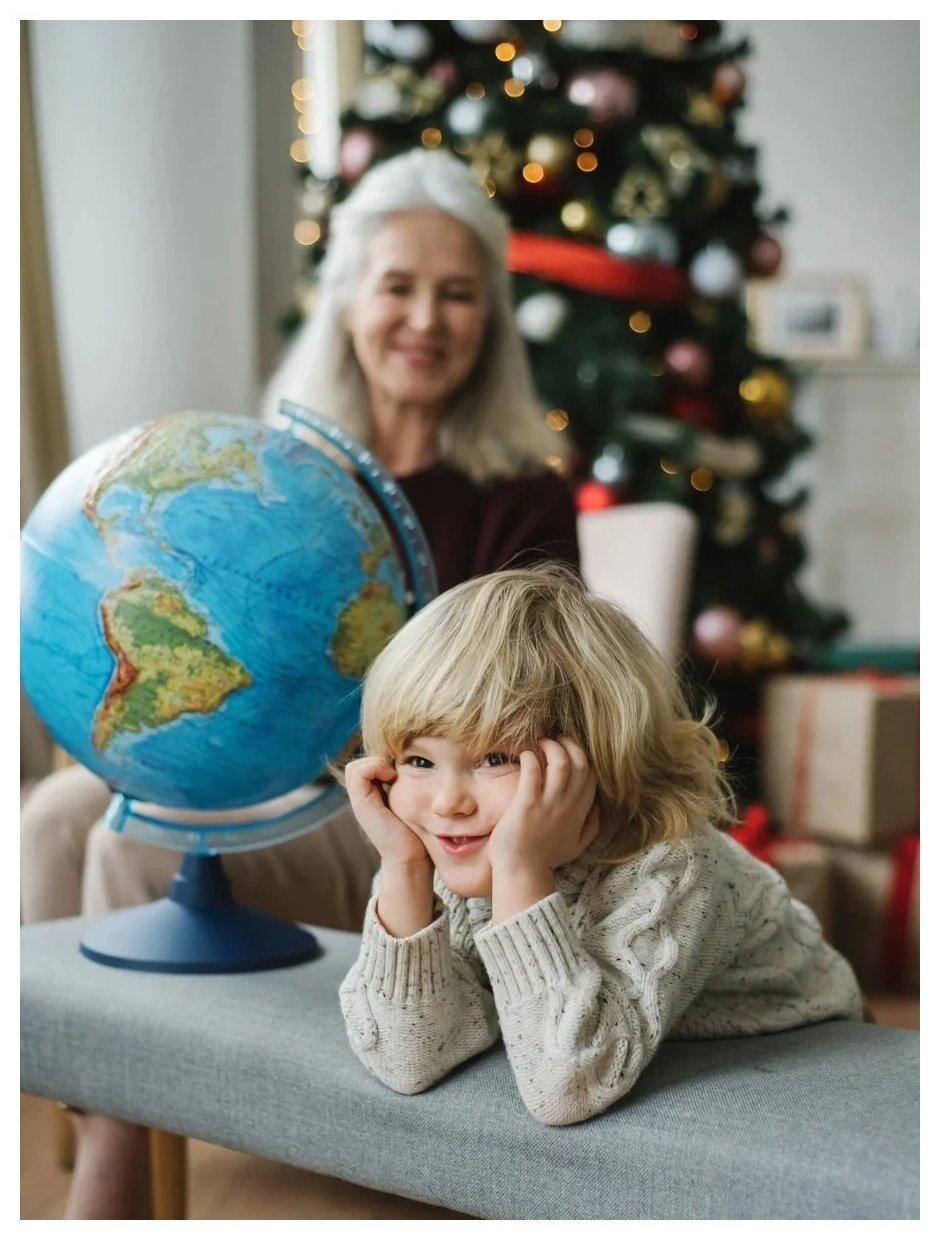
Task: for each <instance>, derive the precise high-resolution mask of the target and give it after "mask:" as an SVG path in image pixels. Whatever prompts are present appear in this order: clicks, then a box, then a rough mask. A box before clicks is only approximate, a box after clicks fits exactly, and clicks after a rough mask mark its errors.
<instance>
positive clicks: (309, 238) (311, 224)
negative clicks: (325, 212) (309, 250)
mask: <svg viewBox="0 0 940 1240" xmlns="http://www.w3.org/2000/svg"><path fill="white" fill-rule="evenodd" d="M294 240H295V241H296V242H297V244H298V245H316V243H317V242H318V241H319V240H320V225H319V224H318V223H317V222H316V220H298V221H297V223H296V224H295V225H294Z"/></svg>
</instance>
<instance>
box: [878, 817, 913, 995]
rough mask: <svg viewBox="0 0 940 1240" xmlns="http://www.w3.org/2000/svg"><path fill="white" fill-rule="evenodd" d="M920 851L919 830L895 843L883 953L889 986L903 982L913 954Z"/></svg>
mask: <svg viewBox="0 0 940 1240" xmlns="http://www.w3.org/2000/svg"><path fill="white" fill-rule="evenodd" d="M919 854H920V835H919V834H918V833H917V832H912V833H910V834H908V835H903V836H901V838H900V839H899V840H898V841H897V842H896V843H895V846H894V868H893V870H892V872H891V890H890V892H889V894H888V907H887V911H886V913H885V937H884V950H883V955H882V977H883V978H884V981H885V985H886V986H888V987H895V986H897V985H899V984H900V983H901V982H902V981H903V979H904V971H905V965H906V962H907V959H908V956H909V954H910V949H911V906H912V904H913V902H914V875H915V874H916V873H917V858H918V856H919Z"/></svg>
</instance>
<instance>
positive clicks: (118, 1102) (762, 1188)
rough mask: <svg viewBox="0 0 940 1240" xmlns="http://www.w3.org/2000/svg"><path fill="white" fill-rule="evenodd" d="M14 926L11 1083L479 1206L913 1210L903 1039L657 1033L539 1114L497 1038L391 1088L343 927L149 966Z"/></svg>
mask: <svg viewBox="0 0 940 1240" xmlns="http://www.w3.org/2000/svg"><path fill="white" fill-rule="evenodd" d="M81 924H82V923H81V922H80V921H78V920H69V921H59V922H49V923H46V924H44V925H37V926H31V927H28V928H27V929H25V930H24V931H23V932H22V971H21V977H22V1004H21V1012H22V1051H21V1063H22V1086H23V1089H24V1090H26V1091H27V1092H29V1093H35V1094H39V1095H42V1096H45V1097H48V1098H53V1099H57V1100H59V1101H63V1102H68V1103H72V1104H74V1105H78V1106H82V1107H86V1108H89V1109H93V1110H98V1111H102V1112H105V1113H108V1114H112V1115H116V1116H120V1117H123V1118H125V1119H130V1120H135V1121H137V1122H140V1123H144V1124H147V1125H150V1126H151V1127H154V1128H159V1129H164V1130H167V1131H169V1132H175V1133H185V1134H188V1135H190V1136H195V1137H200V1138H202V1139H204V1140H206V1141H211V1142H214V1143H216V1144H219V1145H224V1146H229V1147H231V1148H233V1149H238V1150H245V1151H248V1152H249V1153H256V1154H260V1155H263V1156H265V1157H267V1158H272V1159H276V1160H278V1161H281V1162H286V1163H293V1164H295V1165H296V1166H299V1167H307V1168H311V1169H313V1170H316V1171H319V1172H322V1173H325V1174H327V1175H335V1176H339V1177H341V1178H343V1179H346V1180H352V1181H354V1182H356V1183H359V1184H365V1185H369V1186H371V1187H374V1188H380V1189H384V1190H386V1191H388V1192H394V1193H398V1194H400V1195H402V1196H405V1197H411V1198H417V1199H418V1200H421V1201H427V1202H433V1203H436V1204H439V1205H443V1206H448V1207H450V1208H451V1209H455V1210H459V1211H463V1212H465V1213H467V1214H473V1215H478V1216H481V1217H483V1218H518V1219H523V1218H528V1219H535V1218H597V1219H634V1218H654V1219H661V1218H682V1219H684V1218H720V1219H723V1218H758V1219H770V1218H858V1219H868V1218H916V1217H917V1214H918V1110H917V1108H918V1037H917V1035H916V1034H915V1033H911V1032H907V1031H904V1030H900V1029H890V1028H884V1027H880V1026H872V1025H862V1024H859V1023H847V1022H830V1023H827V1024H823V1025H817V1026H815V1027H810V1028H806V1029H800V1030H796V1031H794V1032H792V1033H785V1034H775V1035H769V1036H764V1037H756V1038H741V1039H734V1040H727V1041H715V1042H685V1043H678V1042H677V1043H669V1044H667V1045H666V1046H665V1047H664V1048H663V1049H662V1050H661V1051H660V1053H659V1055H658V1056H657V1058H656V1060H655V1061H654V1062H653V1064H652V1065H651V1066H650V1068H649V1069H648V1070H647V1072H646V1073H645V1074H644V1076H643V1077H642V1079H641V1081H640V1083H639V1085H638V1086H637V1088H636V1089H635V1090H634V1091H633V1093H632V1095H631V1096H630V1097H629V1098H628V1099H626V1100H625V1101H624V1102H623V1103H621V1104H620V1105H619V1106H617V1107H615V1108H614V1109H613V1110H612V1111H610V1112H608V1113H607V1114H606V1115H604V1116H602V1117H600V1118H598V1119H594V1120H591V1121H590V1122H588V1123H585V1124H581V1125H578V1126H576V1127H571V1128H554V1129H553V1128H545V1127H543V1126H542V1125H540V1124H539V1123H538V1122H537V1121H536V1120H534V1119H532V1118H531V1117H530V1116H529V1114H528V1113H527V1112H526V1110H525V1108H524V1107H523V1105H522V1102H521V1101H520V1099H519V1096H518V1094H517V1093H516V1089H515V1085H514V1083H513V1079H512V1075H511V1073H510V1070H509V1065H508V1063H507V1061H506V1058H505V1055H504V1054H503V1053H502V1051H501V1049H499V1048H496V1049H494V1050H492V1051H490V1052H488V1053H487V1054H485V1055H482V1056H480V1057H479V1058H478V1059H476V1060H473V1061H472V1062H470V1063H469V1064H466V1065H464V1066H463V1067H462V1068H461V1069H460V1070H458V1071H457V1072H455V1073H454V1074H453V1075H452V1076H450V1077H449V1078H447V1079H446V1080H445V1081H443V1082H441V1083H440V1084H439V1085H438V1086H436V1087H435V1088H434V1089H432V1090H429V1091H428V1092H427V1093H425V1094H419V1095H416V1096H413V1097H401V1096H399V1095H397V1094H395V1093H393V1092H391V1091H390V1090H388V1089H386V1088H385V1086H383V1085H381V1084H380V1083H379V1082H378V1081H376V1080H374V1079H373V1078H372V1077H370V1076H369V1074H368V1073H367V1072H366V1070H365V1068H363V1067H362V1065H361V1064H360V1063H359V1062H358V1060H356V1059H355V1057H354V1056H353V1054H352V1051H351V1050H350V1049H349V1047H348V1045H347V1042H346V1035H345V1031H344V1028H343V1022H342V1017H341V1014H340V1010H339V1004H338V1001H337V997H336V992H337V988H338V986H339V983H340V980H341V979H342V977H343V975H344V974H345V972H346V970H347V968H348V967H349V965H350V963H351V962H352V960H353V958H354V956H355V953H356V950H357V944H358V940H357V937H356V936H355V935H352V934H343V933H340V932H337V931H332V930H319V931H317V933H318V936H319V937H320V940H321V942H322V944H323V946H324V948H325V949H326V950H325V955H324V956H323V957H322V958H321V959H320V960H318V961H315V962H313V963H310V964H306V965H301V966H299V967H296V968H292V969H283V970H279V971H275V972H270V973H254V974H239V975H229V976H214V977H191V976H190V977H187V976H166V975H157V974H148V973H132V972H125V971H123V970H117V969H110V968H107V967H104V966H101V965H96V964H93V963H91V962H90V961H87V960H85V959H84V958H83V957H82V956H80V955H79V952H78V940H79V935H80V927H81Z"/></svg>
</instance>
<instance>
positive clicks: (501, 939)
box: [474, 891, 581, 1004]
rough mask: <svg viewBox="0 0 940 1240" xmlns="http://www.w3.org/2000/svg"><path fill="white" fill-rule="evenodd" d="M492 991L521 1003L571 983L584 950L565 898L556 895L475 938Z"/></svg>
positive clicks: (498, 995) (501, 996) (556, 893)
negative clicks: (548, 989) (557, 985)
mask: <svg viewBox="0 0 940 1240" xmlns="http://www.w3.org/2000/svg"><path fill="white" fill-rule="evenodd" d="M474 942H475V943H476V947H477V951H478V952H479V953H480V956H481V958H482V960H483V963H484V965H485V966H486V971H487V973H488V974H489V979H490V982H491V984H492V986H493V997H494V999H496V1000H497V1001H503V1002H505V1003H508V1004H514V1003H518V1002H520V1001H521V1000H523V999H527V998H529V997H530V996H532V995H535V994H539V993H540V992H542V991H544V990H546V989H547V988H549V987H551V986H553V985H556V984H561V985H565V984H567V983H568V982H570V981H571V980H572V978H573V977H574V975H575V973H576V972H577V970H578V967H579V961H580V957H581V944H580V942H579V941H578V937H577V935H576V934H575V932H574V928H573V927H572V925H571V918H570V916H569V914H568V907H567V905H566V904H565V900H564V897H563V896H562V895H561V894H560V893H559V892H557V891H553V892H552V893H551V895H547V896H545V898H544V899H542V900H539V901H538V903H537V904H533V905H532V906H531V907H530V908H527V909H523V911H522V912H521V913H517V914H516V915H515V917H508V918H507V919H506V920H505V921H500V922H497V923H496V924H495V925H489V926H487V927H486V929H484V930H481V931H480V932H479V933H478V934H477V935H476V936H475V938H474Z"/></svg>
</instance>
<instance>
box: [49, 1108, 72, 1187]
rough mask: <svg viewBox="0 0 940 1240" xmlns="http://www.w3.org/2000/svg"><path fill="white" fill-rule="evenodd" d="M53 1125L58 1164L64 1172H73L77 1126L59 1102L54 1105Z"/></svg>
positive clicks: (53, 1138) (54, 1146)
mask: <svg viewBox="0 0 940 1240" xmlns="http://www.w3.org/2000/svg"><path fill="white" fill-rule="evenodd" d="M52 1125H53V1129H52V1140H53V1148H54V1149H55V1160H56V1164H57V1165H58V1166H59V1167H61V1168H62V1170H63V1171H71V1170H72V1169H73V1168H74V1166H75V1126H74V1124H73V1123H72V1117H71V1115H70V1114H69V1113H68V1111H67V1110H66V1108H65V1107H63V1106H60V1105H59V1103H58V1102H54V1103H53V1104H52Z"/></svg>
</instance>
